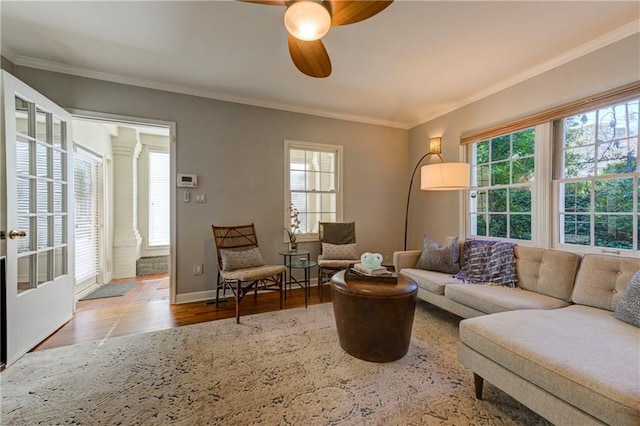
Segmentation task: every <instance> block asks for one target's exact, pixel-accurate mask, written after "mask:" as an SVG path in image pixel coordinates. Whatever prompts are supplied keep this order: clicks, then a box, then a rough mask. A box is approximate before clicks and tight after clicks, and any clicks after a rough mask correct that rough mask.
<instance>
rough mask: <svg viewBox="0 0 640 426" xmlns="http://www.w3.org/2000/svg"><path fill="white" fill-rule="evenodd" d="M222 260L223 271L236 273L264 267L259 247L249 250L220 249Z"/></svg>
mask: <svg viewBox="0 0 640 426" xmlns="http://www.w3.org/2000/svg"><path fill="white" fill-rule="evenodd" d="M220 259H221V260H222V270H223V271H234V270H236V269H245V268H253V267H255V266H262V265H264V260H262V254H261V253H260V250H259V249H258V247H254V248H252V249H249V250H226V249H220Z"/></svg>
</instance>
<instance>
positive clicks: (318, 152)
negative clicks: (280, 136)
mask: <svg viewBox="0 0 640 426" xmlns="http://www.w3.org/2000/svg"><path fill="white" fill-rule="evenodd" d="M284 151H285V171H284V176H285V185H284V187H285V209H284V226H285V228H287V229H288V228H289V221H290V217H289V206H290V205H293V206H294V207H295V208H296V209H297V210H298V212H299V215H298V218H299V220H300V231H299V236H298V241H305V240H306V241H311V240H314V239H317V236H318V223H319V222H336V221H341V220H342V190H341V188H342V147H341V146H338V145H326V144H316V143H309V142H297V141H289V140H285V141H284Z"/></svg>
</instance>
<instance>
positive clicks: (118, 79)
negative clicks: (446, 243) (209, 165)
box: [12, 55, 409, 130]
mask: <svg viewBox="0 0 640 426" xmlns="http://www.w3.org/2000/svg"><path fill="white" fill-rule="evenodd" d="M12 62H13V63H14V64H15V65H18V66H23V67H29V68H35V69H40V70H44V71H52V72H58V73H62V74H69V75H74V76H77V77H85V78H91V79H95V80H102V81H109V82H112V83H119V84H126V85H130V86H137V87H145V88H147V89H155V90H162V91H165V92H173V93H179V94H183V95H191V96H198V97H201V98H208V99H215V100H218V101H224V102H233V103H237V104H244V105H250V106H256V107H261V108H269V109H276V110H280V111H288V112H295V113H300V114H309V115H315V116H320V117H326V118H334V119H338V120H346V121H355V122H359V123H366V124H373V125H377V126H385V127H395V128H399V129H405V130H406V129H409V127H408V123H404V122H399V121H392V120H383V119H379V118H373V117H366V116H361V115H355V114H343V113H338V112H335V111H327V110H322V109H315V108H306V107H302V106H299V105H293V104H287V103H280V102H273V101H268V100H264V99H258V98H250V97H243V96H235V95H229V94H226V93H220V92H215V91H209V90H201V89H194V88H191V87H186V86H179V85H174V84H167V83H160V82H157V81H152V80H145V79H139V78H131V77H124V76H121V75H117V74H110V73H105V72H101V71H94V70H90V69H86V68H80V67H76V66H73V65H67V64H62V63H59V62H54V61H48V60H45V59H38V58H32V57H29V56H23V55H17V56H16V59H15V61H12Z"/></svg>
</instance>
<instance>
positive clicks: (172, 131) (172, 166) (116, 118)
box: [67, 109, 176, 305]
mask: <svg viewBox="0 0 640 426" xmlns="http://www.w3.org/2000/svg"><path fill="white" fill-rule="evenodd" d="M67 111H69V113H71V116H72V117H73V118H74V119H89V120H101V121H113V122H119V123H127V124H133V125H136V124H143V125H149V126H160V127H168V128H169V156H170V158H169V173H170V187H171V191H170V194H169V200H170V204H171V207H170V212H169V218H170V226H171V230H170V231H171V232H170V236H169V238H170V247H169V254H170V256H169V257H170V263H169V303H171V304H172V305H173V304H175V303H176V123H175V122H173V121H164V120H154V119H149V118H140V117H132V116H126V115H119V114H108V113H103V112H95V111H87V110H79V109H67Z"/></svg>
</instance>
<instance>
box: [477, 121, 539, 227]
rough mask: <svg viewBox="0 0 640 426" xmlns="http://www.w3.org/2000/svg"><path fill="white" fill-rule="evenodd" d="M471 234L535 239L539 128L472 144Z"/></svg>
mask: <svg viewBox="0 0 640 426" xmlns="http://www.w3.org/2000/svg"><path fill="white" fill-rule="evenodd" d="M469 152H470V159H471V190H470V191H469V214H468V229H469V233H470V235H471V236H482V237H496V238H506V239H512V240H532V231H533V198H534V196H533V194H534V191H535V176H536V164H535V154H536V128H535V127H532V128H529V129H525V130H520V131H517V132H514V133H510V134H507V135H501V136H497V137H494V138H491V139H487V140H483V141H480V142H476V143H472V144H470V147H469Z"/></svg>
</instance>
